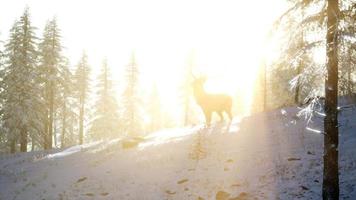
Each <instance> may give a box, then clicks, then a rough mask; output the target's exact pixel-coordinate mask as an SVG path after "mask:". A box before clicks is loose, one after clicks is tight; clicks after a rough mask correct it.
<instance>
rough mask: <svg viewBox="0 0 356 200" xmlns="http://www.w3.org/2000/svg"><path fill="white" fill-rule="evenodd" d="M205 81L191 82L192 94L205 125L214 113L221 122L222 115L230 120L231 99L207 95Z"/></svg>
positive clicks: (217, 95)
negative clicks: (201, 111)
mask: <svg viewBox="0 0 356 200" xmlns="http://www.w3.org/2000/svg"><path fill="white" fill-rule="evenodd" d="M204 83H205V79H203V78H199V79H196V80H194V82H193V94H194V98H195V100H196V102H197V104H198V105H199V106H200V107H201V109H202V110H203V113H204V115H205V120H206V124H207V125H208V126H209V125H210V122H211V115H212V114H213V112H216V113H217V114H218V115H219V116H220V119H221V120H224V116H223V113H226V114H227V115H228V117H229V119H230V120H231V119H232V115H231V107H232V99H231V97H230V96H228V95H225V94H209V93H207V92H206V91H205V89H204Z"/></svg>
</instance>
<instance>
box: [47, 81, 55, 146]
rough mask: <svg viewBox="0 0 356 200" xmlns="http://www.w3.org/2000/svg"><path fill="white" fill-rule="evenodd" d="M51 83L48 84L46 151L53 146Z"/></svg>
mask: <svg viewBox="0 0 356 200" xmlns="http://www.w3.org/2000/svg"><path fill="white" fill-rule="evenodd" d="M53 87H54V85H53V81H52V80H51V82H50V87H49V122H48V149H52V146H53V119H54V117H53V116H54V91H53V90H54V89H53Z"/></svg>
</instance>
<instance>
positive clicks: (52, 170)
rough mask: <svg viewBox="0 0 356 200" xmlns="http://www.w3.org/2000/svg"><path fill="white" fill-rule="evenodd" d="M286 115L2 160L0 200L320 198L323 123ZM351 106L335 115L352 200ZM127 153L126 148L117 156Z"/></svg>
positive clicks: (354, 125) (355, 164)
mask: <svg viewBox="0 0 356 200" xmlns="http://www.w3.org/2000/svg"><path fill="white" fill-rule="evenodd" d="M297 112H298V109H296V108H286V109H283V110H276V111H273V112H268V113H261V114H257V115H253V116H250V117H246V118H243V119H239V120H237V119H235V121H233V122H232V124H231V125H230V126H228V125H227V124H215V125H213V126H212V127H211V128H203V127H199V126H196V127H193V128H182V129H172V130H164V131H160V132H157V133H153V134H151V135H149V136H148V137H146V138H145V139H144V140H143V141H141V142H140V143H139V144H138V145H137V146H135V141H136V140H132V141H122V140H119V139H117V140H113V141H101V142H96V143H90V144H86V145H82V146H74V147H71V148H67V149H63V150H55V151H52V152H43V151H42V152H31V153H18V154H15V155H3V156H0V199H1V200H8V199H14V200H15V199H18V200H20V199H21V200H22V199H24V200H27V199H154V200H156V199H194V200H195V199H199V200H202V199H220V200H222V199H235V200H237V199H298V198H299V199H320V198H321V184H322V154H323V153H322V152H323V136H322V134H321V131H322V116H319V115H318V114H317V115H315V117H314V118H313V119H312V120H311V121H310V122H309V124H307V122H306V120H304V119H303V118H299V117H296V113H297ZM355 130H356V108H355V107H352V106H350V107H348V108H345V109H344V110H343V111H342V112H341V113H340V132H341V133H340V134H341V135H340V148H339V149H340V174H341V177H340V184H341V197H342V198H343V199H356V156H355V155H356V148H355V146H356V131H355ZM123 146H124V147H125V148H123Z"/></svg>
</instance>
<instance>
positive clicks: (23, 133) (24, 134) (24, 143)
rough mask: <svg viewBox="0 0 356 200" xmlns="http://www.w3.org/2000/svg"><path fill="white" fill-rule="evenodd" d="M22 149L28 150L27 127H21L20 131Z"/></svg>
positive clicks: (23, 150) (22, 150)
mask: <svg viewBox="0 0 356 200" xmlns="http://www.w3.org/2000/svg"><path fill="white" fill-rule="evenodd" d="M20 151H21V152H27V130H26V128H22V129H21V133H20Z"/></svg>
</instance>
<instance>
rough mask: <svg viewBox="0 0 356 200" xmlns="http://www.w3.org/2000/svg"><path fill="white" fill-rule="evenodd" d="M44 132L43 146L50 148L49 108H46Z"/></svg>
mask: <svg viewBox="0 0 356 200" xmlns="http://www.w3.org/2000/svg"><path fill="white" fill-rule="evenodd" d="M44 119H45V120H44V134H43V138H44V140H43V142H44V144H43V148H44V149H48V110H47V109H46V111H45V117H44Z"/></svg>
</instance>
